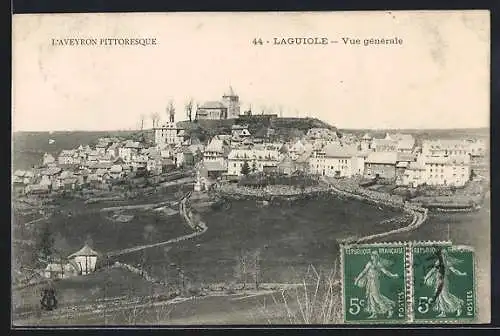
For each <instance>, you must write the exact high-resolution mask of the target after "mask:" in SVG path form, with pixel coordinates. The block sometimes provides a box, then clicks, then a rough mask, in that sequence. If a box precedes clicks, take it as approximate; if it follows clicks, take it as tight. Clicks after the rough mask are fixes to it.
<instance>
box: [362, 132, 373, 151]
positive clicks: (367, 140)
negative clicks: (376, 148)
mask: <svg viewBox="0 0 500 336" xmlns="http://www.w3.org/2000/svg"><path fill="white" fill-rule="evenodd" d="M372 140H373V138H372V137H371V136H370V134H368V133H366V134H365V135H363V137H362V138H361V150H362V151H368V150H370V149H371V148H372Z"/></svg>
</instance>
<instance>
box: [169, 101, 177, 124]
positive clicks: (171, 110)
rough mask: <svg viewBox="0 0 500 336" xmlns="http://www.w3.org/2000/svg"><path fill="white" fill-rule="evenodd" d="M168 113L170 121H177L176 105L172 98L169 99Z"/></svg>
mask: <svg viewBox="0 0 500 336" xmlns="http://www.w3.org/2000/svg"><path fill="white" fill-rule="evenodd" d="M167 115H168V121H170V122H174V121H175V107H174V102H173V101H172V100H169V101H168V104H167Z"/></svg>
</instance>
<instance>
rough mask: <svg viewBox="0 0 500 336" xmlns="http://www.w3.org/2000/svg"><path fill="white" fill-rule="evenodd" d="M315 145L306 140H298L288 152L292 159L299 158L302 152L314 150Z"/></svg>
mask: <svg viewBox="0 0 500 336" xmlns="http://www.w3.org/2000/svg"><path fill="white" fill-rule="evenodd" d="M312 151H313V145H312V144H311V143H309V142H306V141H304V140H297V141H296V142H294V143H293V145H292V146H291V147H290V148H289V149H288V153H289V155H290V157H291V158H292V160H297V159H298V158H299V157H300V156H301V155H302V154H304V153H306V152H312Z"/></svg>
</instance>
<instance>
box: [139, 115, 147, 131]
mask: <svg viewBox="0 0 500 336" xmlns="http://www.w3.org/2000/svg"><path fill="white" fill-rule="evenodd" d="M140 118H141V131H142V130H143V129H144V120H146V116H145V115H144V114H141V116H140Z"/></svg>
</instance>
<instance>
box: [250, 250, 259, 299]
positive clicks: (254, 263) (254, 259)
mask: <svg viewBox="0 0 500 336" xmlns="http://www.w3.org/2000/svg"><path fill="white" fill-rule="evenodd" d="M250 257H251V259H250V267H249V273H250V275H251V276H252V278H253V280H254V283H255V289H259V284H260V278H261V277H260V250H259V249H257V250H255V251H254V252H253V253H251V254H250Z"/></svg>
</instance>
